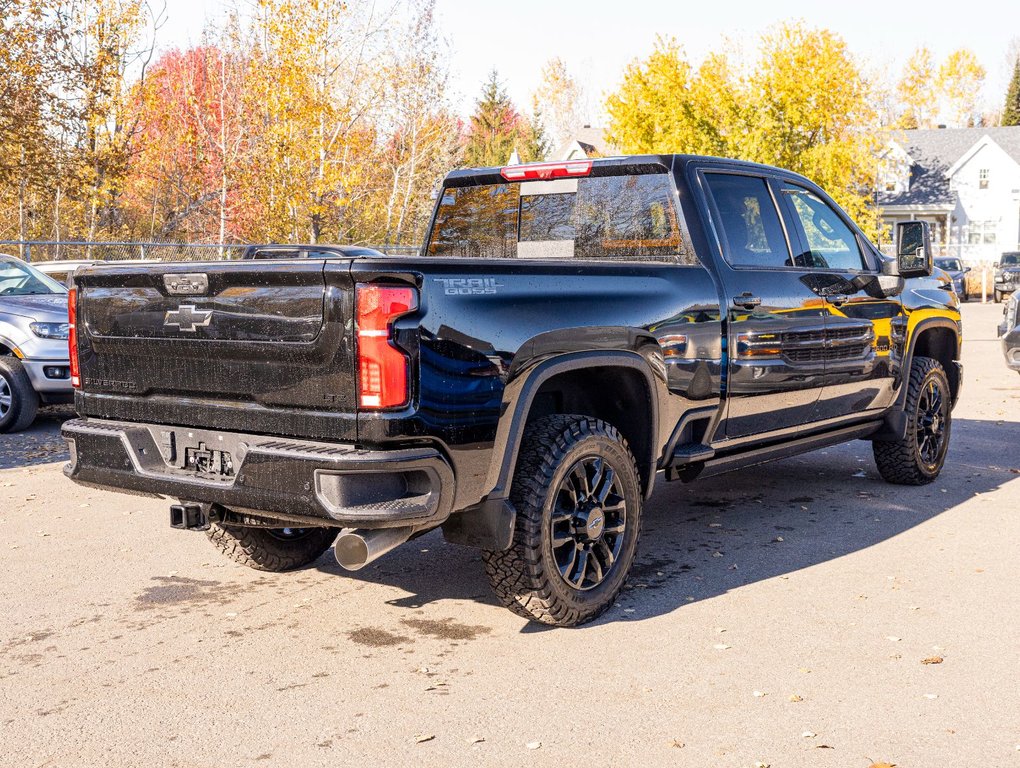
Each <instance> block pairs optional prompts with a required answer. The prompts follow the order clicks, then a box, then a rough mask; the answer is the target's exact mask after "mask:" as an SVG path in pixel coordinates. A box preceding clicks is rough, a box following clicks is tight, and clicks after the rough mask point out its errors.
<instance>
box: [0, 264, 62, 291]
mask: <svg viewBox="0 0 1020 768" xmlns="http://www.w3.org/2000/svg"><path fill="white" fill-rule="evenodd" d="M54 293H67V289H66V288H65V287H64V286H62V285H61V284H60V283H58V282H57V281H56V280H54V279H52V278H50V277H47V276H46V275H44V274H43V273H42V272H40V271H39V270H38V269H33V268H32V267H30V266H29V265H28V264H25V263H24V262H21V261H15V260H14V259H0V296H41V295H49V294H54Z"/></svg>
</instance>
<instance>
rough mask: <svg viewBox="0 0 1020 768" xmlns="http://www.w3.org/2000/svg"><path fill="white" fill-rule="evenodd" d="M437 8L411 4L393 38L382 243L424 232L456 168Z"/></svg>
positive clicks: (425, 1)
mask: <svg viewBox="0 0 1020 768" xmlns="http://www.w3.org/2000/svg"><path fill="white" fill-rule="evenodd" d="M434 9H435V2H434V0H420V2H419V3H418V4H417V5H415V6H413V10H414V13H415V15H414V16H413V17H412V18H411V21H410V22H409V23H408V25H407V27H406V28H405V29H401V30H398V31H397V32H396V34H395V35H394V40H393V41H392V44H391V45H390V46H389V50H390V54H389V60H388V61H387V62H386V63H385V67H384V73H385V76H384V91H383V99H382V103H383V105H384V110H385V112H384V115H383V120H384V121H385V123H386V124H387V126H388V128H389V131H388V132H389V133H390V138H389V140H388V141H387V142H386V143H385V145H384V148H383V158H384V164H385V168H386V171H387V174H388V178H387V179H386V183H387V185H388V187H389V194H388V196H387V198H386V204H385V216H384V220H383V222H382V227H381V232H379V237H378V239H379V240H380V241H381V242H383V243H387V244H388V243H402V242H404V241H408V240H412V239H413V238H414V237H415V236H416V235H417V234H418V233H420V232H421V231H422V230H423V229H424V227H425V224H426V223H427V222H426V218H427V216H428V212H429V210H430V209H429V206H428V201H429V200H430V195H429V193H430V192H431V190H432V188H433V187H434V186H435V185H436V183H437V182H438V181H439V180H440V179H441V178H442V176H443V174H444V173H445V172H446V171H447V170H448V169H449V168H450V166H451V165H452V164H453V162H454V155H455V153H456V150H457V147H456V140H457V125H456V120H455V118H454V116H453V114H452V112H451V110H450V106H449V103H448V98H447V93H446V89H447V77H448V75H447V69H446V60H445V55H444V46H443V44H442V42H441V40H440V38H439V35H438V31H437V29H436V24H435V17H434Z"/></svg>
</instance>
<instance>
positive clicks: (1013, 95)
mask: <svg viewBox="0 0 1020 768" xmlns="http://www.w3.org/2000/svg"><path fill="white" fill-rule="evenodd" d="M1002 124H1003V125H1020V56H1018V57H1017V60H1016V66H1015V67H1013V78H1012V79H1011V80H1010V81H1009V88H1008V89H1007V90H1006V106H1005V108H1004V109H1003V110H1002Z"/></svg>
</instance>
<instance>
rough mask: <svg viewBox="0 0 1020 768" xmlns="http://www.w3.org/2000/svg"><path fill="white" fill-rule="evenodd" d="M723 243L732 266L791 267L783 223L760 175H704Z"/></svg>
mask: <svg viewBox="0 0 1020 768" xmlns="http://www.w3.org/2000/svg"><path fill="white" fill-rule="evenodd" d="M705 180H706V181H707V182H708V188H709V190H710V191H711V193H712V200H713V201H714V202H715V207H716V211H717V212H718V218H719V227H718V228H719V230H720V236H721V237H722V239H723V240H724V241H725V242H724V244H723V250H724V251H725V253H726V259H727V260H728V261H729V262H730V264H732V265H734V266H746V267H783V266H791V264H792V262H791V261H790V249H789V246H788V245H787V244H786V235H785V234H784V232H783V225H782V222H781V221H780V220H779V214H778V212H777V211H776V206H775V203H774V202H773V201H772V195H771V194H770V192H769V188H768V184H766V183H765V179H763V178H761V177H760V176H741V175H737V174H732V173H706V174H705Z"/></svg>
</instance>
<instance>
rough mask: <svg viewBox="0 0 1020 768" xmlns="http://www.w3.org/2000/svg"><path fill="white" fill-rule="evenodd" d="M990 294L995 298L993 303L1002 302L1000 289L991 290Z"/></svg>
mask: <svg viewBox="0 0 1020 768" xmlns="http://www.w3.org/2000/svg"><path fill="white" fill-rule="evenodd" d="M992 295H993V297H994V298H995V303H996V304H1001V303H1002V291H993V292H992Z"/></svg>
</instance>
